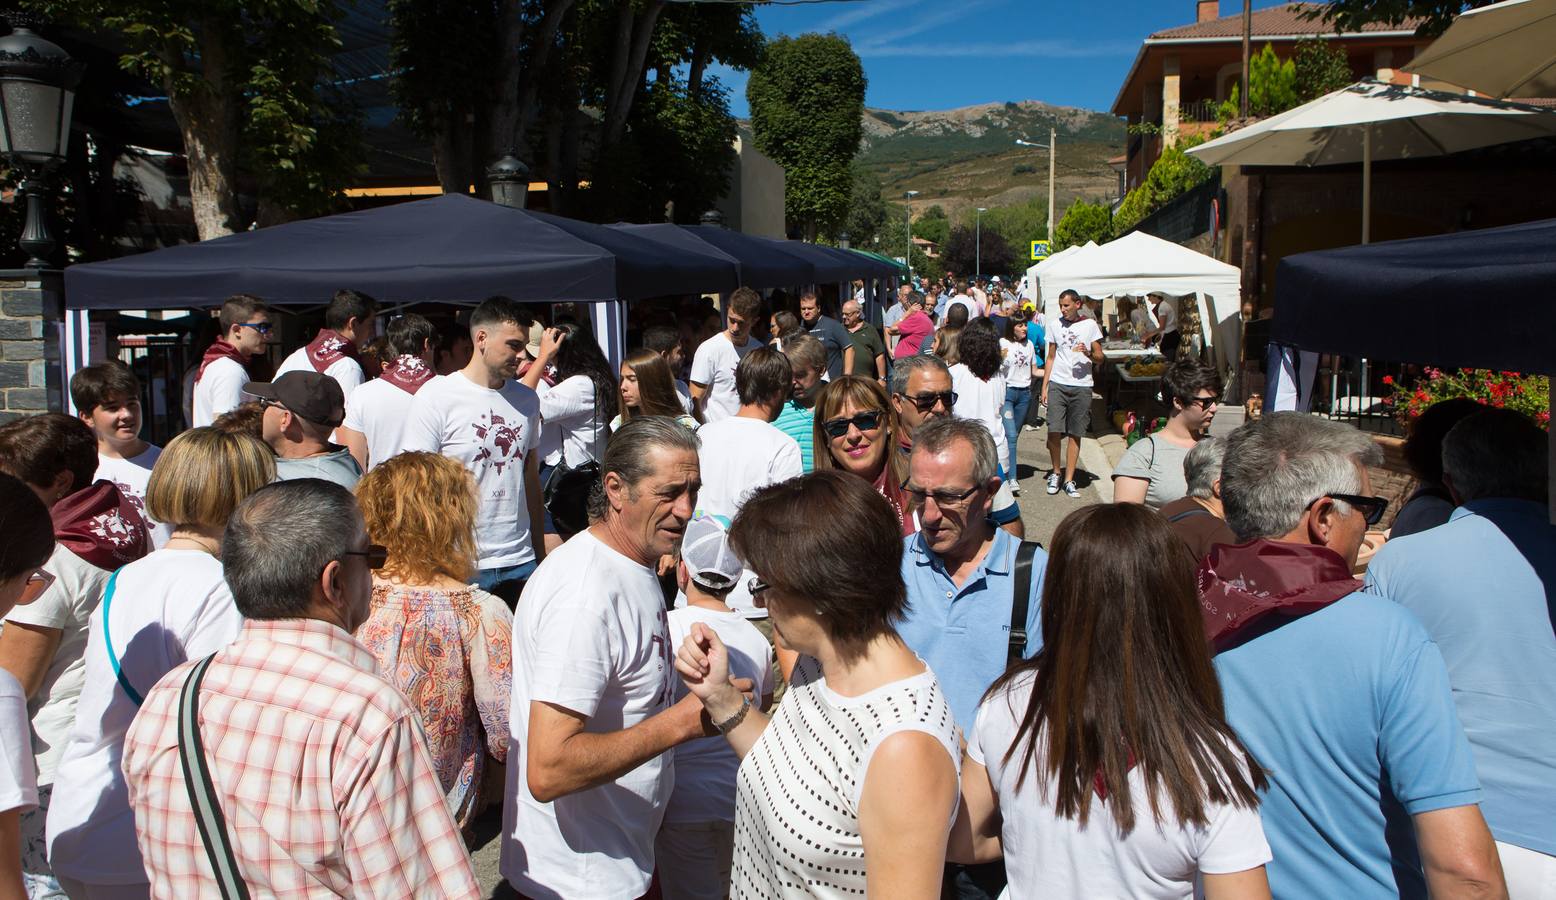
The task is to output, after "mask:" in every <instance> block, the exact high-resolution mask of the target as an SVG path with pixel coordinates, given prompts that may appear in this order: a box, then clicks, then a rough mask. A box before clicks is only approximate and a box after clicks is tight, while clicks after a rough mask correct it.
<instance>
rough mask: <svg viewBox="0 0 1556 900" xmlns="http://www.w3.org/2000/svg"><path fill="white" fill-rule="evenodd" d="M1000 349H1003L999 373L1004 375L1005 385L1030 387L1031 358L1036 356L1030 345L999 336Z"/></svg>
mask: <svg viewBox="0 0 1556 900" xmlns="http://www.w3.org/2000/svg"><path fill="white" fill-rule="evenodd" d="M1000 349H1001V350H1003V351H1005V355H1004V357H1003V358H1002V359H1001V360H1000V374H1001V375H1003V376H1004V377H1005V386H1006V387H1013V388H1029V387H1031V386H1032V360H1033V359H1035V358H1036V354H1035V353H1034V352H1033V350H1032V345H1031V344H1030V343H1029V342H1027V341H1009V340H1006V339H1005V338H1000Z"/></svg>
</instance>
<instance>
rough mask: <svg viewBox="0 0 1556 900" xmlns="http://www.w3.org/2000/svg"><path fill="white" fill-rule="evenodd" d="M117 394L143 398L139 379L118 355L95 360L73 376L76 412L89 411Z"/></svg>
mask: <svg viewBox="0 0 1556 900" xmlns="http://www.w3.org/2000/svg"><path fill="white" fill-rule="evenodd" d="M114 397H123V398H124V399H126V400H139V399H140V379H139V378H136V377H135V373H134V372H132V371H130V367H129V366H127V365H125V364H124V363H122V362H120V361H119V360H117V359H110V360H105V361H103V362H100V363H94V364H93V365H90V366H87V367H86V368H84V369H82V370H80V371H79V372H77V373H76V374H74V375H72V376H70V402H71V403H74V404H75V405H76V411H77V412H80V413H84V414H88V415H90V414H91V412H92V410H94V409H97V408H98V407H99V406H102V405H103V404H105V403H107V402H108V401H109V400H111V399H113V398H114Z"/></svg>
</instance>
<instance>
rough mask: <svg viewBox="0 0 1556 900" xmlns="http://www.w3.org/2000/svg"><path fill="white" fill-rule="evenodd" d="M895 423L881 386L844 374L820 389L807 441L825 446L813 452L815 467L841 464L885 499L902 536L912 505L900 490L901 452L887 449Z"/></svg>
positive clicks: (909, 527)
mask: <svg viewBox="0 0 1556 900" xmlns="http://www.w3.org/2000/svg"><path fill="white" fill-rule="evenodd" d="M897 428H898V425H897V422H896V417H895V416H893V415H892V409H891V404H890V403H888V402H887V400H886V390H885V389H884V388H882V387H881V386H880V384H879V383H878V382H876V381H875V380H874V379H872V378H866V377H863V376H860V375H845V376H843V377H842V378H839V379H838V380H836V381H834V382H831V383H830V384H828V385H827V386H826V387H824V388H822V390H821V396H820V397H819V398H818V399H817V400H816V416H815V426H814V429H815V430H814V432H813V436H812V440H814V441H815V445H816V446H817V447H825V448H827V452H825V453H818V454H817V455H816V471H818V472H820V471H825V470H827V469H841V470H843V471H844V472H848V473H849V474H851V475H857V476H859V477H860V478H863V479H864V480H865V481H868V482H869V483H870V484H871V485H873V486H874V487H875V490H876V492H877V493H879V494H880V495H881V496H882V497H885V498H886V502H887V503H890V504H891V508H892V511H893V512H894V513H896V514H897V522H898V526H899V530H900V531H901V533H902V536H903V537H907V536H908V535H910V534H912V533H913V532H914V526H913V510H912V508H911V505H910V504H909V503H908V498H907V496H906V495H905V494H903V493H902V483H903V482H904V481H906V480H907V478H908V460H907V456H906V455H904V454H902V453H893V452H892V448H893V447H895V446H897V443H896V440H895V438H894V435H895V433H896V431H897Z"/></svg>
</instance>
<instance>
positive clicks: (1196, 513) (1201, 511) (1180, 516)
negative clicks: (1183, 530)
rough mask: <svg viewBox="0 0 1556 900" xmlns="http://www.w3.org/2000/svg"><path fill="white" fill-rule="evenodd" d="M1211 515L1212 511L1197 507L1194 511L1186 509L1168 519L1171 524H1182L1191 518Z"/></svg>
mask: <svg viewBox="0 0 1556 900" xmlns="http://www.w3.org/2000/svg"><path fill="white" fill-rule="evenodd" d="M1210 514H1211V513H1210V510H1208V509H1205V508H1204V507H1202V506H1196V507H1194V508H1193V509H1186V510H1184V511H1183V512H1181V513H1177V514H1175V515H1172V516H1168V517H1167V521H1169V522H1181V521H1183V520H1184V519H1187V518H1189V517H1190V516H1208V515H1210Z"/></svg>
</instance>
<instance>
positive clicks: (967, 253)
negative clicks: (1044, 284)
mask: <svg viewBox="0 0 1556 900" xmlns="http://www.w3.org/2000/svg"><path fill="white" fill-rule="evenodd" d="M980 250H981V252H980ZM1021 258H1022V257H1020V256H1017V255H1016V253H1015V252H1014V250H1013V249H1012V248H1011V245H1010V241H1008V240H1006V239H1005V237H1004V235H1001V234H1000V233H999V232H998V231H995V230H994V229H992V228H989V227H988V226H987V225H985V226H984V227H983V228H982V229H981V231H980V230H979V229H976V228H968V227H967V226H966V225H958V226H956V227H955V228H953V229H951V236H950V237H948V238H946V242H945V246H943V247H941V248H940V261H941V263H942V264H943V265H944V266H945V268H947V269H950V270H951V271H953V272H955V273H957V275H958V277H960V276H964V275H966V276H970V275H974V274H976V273H978V272H980V271H981V272H982V273H983V274H984V275H1010V274H1011V273H1012V272H1014V271H1015V268H1016V260H1018V259H1021Z"/></svg>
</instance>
